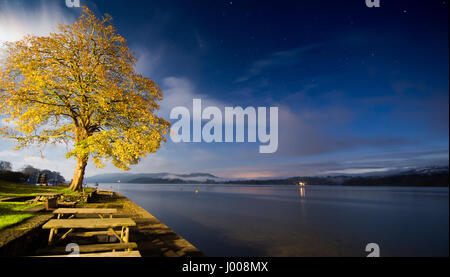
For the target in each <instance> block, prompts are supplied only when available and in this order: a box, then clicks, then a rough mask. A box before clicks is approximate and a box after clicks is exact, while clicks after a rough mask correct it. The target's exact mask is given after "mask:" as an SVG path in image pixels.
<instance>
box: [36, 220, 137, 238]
mask: <svg viewBox="0 0 450 277" xmlns="http://www.w3.org/2000/svg"><path fill="white" fill-rule="evenodd" d="M131 226H136V222H134V220H132V219H131V218H86V219H84V218H83V219H78V218H72V219H52V220H49V221H48V222H47V223H45V224H44V225H43V226H42V229H50V235H49V237H48V244H49V245H50V244H52V243H53V236H54V235H55V234H56V232H57V231H58V229H69V230H68V231H67V232H66V233H64V235H62V236H61V238H60V239H64V238H66V237H67V236H68V235H69V234H70V233H72V232H73V230H74V229H107V232H108V234H111V235H113V236H115V237H116V238H118V239H119V241H120V242H121V243H128V242H129V234H130V228H129V227H131ZM117 227H121V231H120V234H118V233H117V231H116V230H114V228H117ZM92 234H93V235H95V232H92ZM97 234H98V233H97Z"/></svg>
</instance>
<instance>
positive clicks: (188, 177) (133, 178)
mask: <svg viewBox="0 0 450 277" xmlns="http://www.w3.org/2000/svg"><path fill="white" fill-rule="evenodd" d="M208 180H214V181H220V180H224V179H222V178H219V177H217V176H214V175H212V174H209V173H190V174H173V173H134V174H133V173H106V174H100V175H95V176H92V177H87V178H85V181H86V182H88V183H95V182H97V183H116V182H118V181H120V182H122V183H155V182H156V183H167V182H177V181H178V182H197V183H198V182H206V181H208Z"/></svg>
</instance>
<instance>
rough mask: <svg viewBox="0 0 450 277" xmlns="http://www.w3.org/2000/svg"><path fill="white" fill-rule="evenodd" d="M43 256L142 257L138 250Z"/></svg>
mask: <svg viewBox="0 0 450 277" xmlns="http://www.w3.org/2000/svg"><path fill="white" fill-rule="evenodd" d="M39 257H45V258H72V257H74V258H76V257H80V258H104V257H105V258H109V257H110V258H114V257H129V258H134V257H142V256H141V253H139V251H137V250H135V251H124V252H104V253H88V254H80V255H79V256H68V255H53V256H39Z"/></svg>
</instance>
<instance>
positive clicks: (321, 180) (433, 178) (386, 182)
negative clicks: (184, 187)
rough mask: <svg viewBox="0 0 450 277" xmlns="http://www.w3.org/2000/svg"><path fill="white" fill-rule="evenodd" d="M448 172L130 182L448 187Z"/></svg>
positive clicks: (151, 179)
mask: <svg viewBox="0 0 450 277" xmlns="http://www.w3.org/2000/svg"><path fill="white" fill-rule="evenodd" d="M448 181H449V179H448V172H443V173H442V172H441V173H431V174H399V175H392V176H371V177H357V176H327V177H293V178H286V179H267V180H232V181H215V180H212V179H208V180H206V181H203V182H200V181H192V180H182V179H166V178H146V177H142V178H136V179H134V180H130V181H129V183H136V184H234V185H298V184H299V183H300V182H302V183H305V184H306V185H307V186H318V185H322V186H324V185H326V186H335V185H340V186H413V187H448Z"/></svg>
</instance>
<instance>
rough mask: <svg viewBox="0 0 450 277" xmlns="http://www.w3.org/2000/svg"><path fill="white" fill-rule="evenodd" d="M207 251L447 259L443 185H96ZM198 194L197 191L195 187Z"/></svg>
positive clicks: (446, 192) (446, 209)
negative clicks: (371, 250) (376, 251)
mask: <svg viewBox="0 0 450 277" xmlns="http://www.w3.org/2000/svg"><path fill="white" fill-rule="evenodd" d="M100 187H103V188H113V189H114V190H115V191H119V192H120V193H123V194H124V195H125V196H127V197H128V198H129V199H130V200H132V201H134V202H136V203H137V204H139V205H140V206H141V207H143V208H144V209H146V210H147V211H149V212H150V213H151V214H153V215H154V216H156V217H157V218H158V219H160V220H161V221H162V222H164V223H165V224H166V225H168V226H169V227H170V228H172V229H173V230H174V231H175V232H177V233H178V234H180V235H181V236H183V237H184V238H186V239H187V240H188V241H190V242H191V243H192V244H194V245H195V246H196V247H198V248H199V249H200V250H201V251H203V252H204V253H205V254H207V255H208V256H365V255H367V253H366V252H365V246H366V245H367V244H368V243H377V244H379V246H380V254H381V256H448V255H449V250H448V246H449V232H448V225H449V224H448V222H449V202H448V200H449V190H448V188H399V187H381V188H373V187H329V186H314V187H311V186H307V187H305V188H300V187H298V186H279V185H277V186H248V185H217V184H216V185H172V184H161V185H159V184H101V185H100ZM196 190H198V191H199V194H198V195H196V193H195V191H196Z"/></svg>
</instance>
